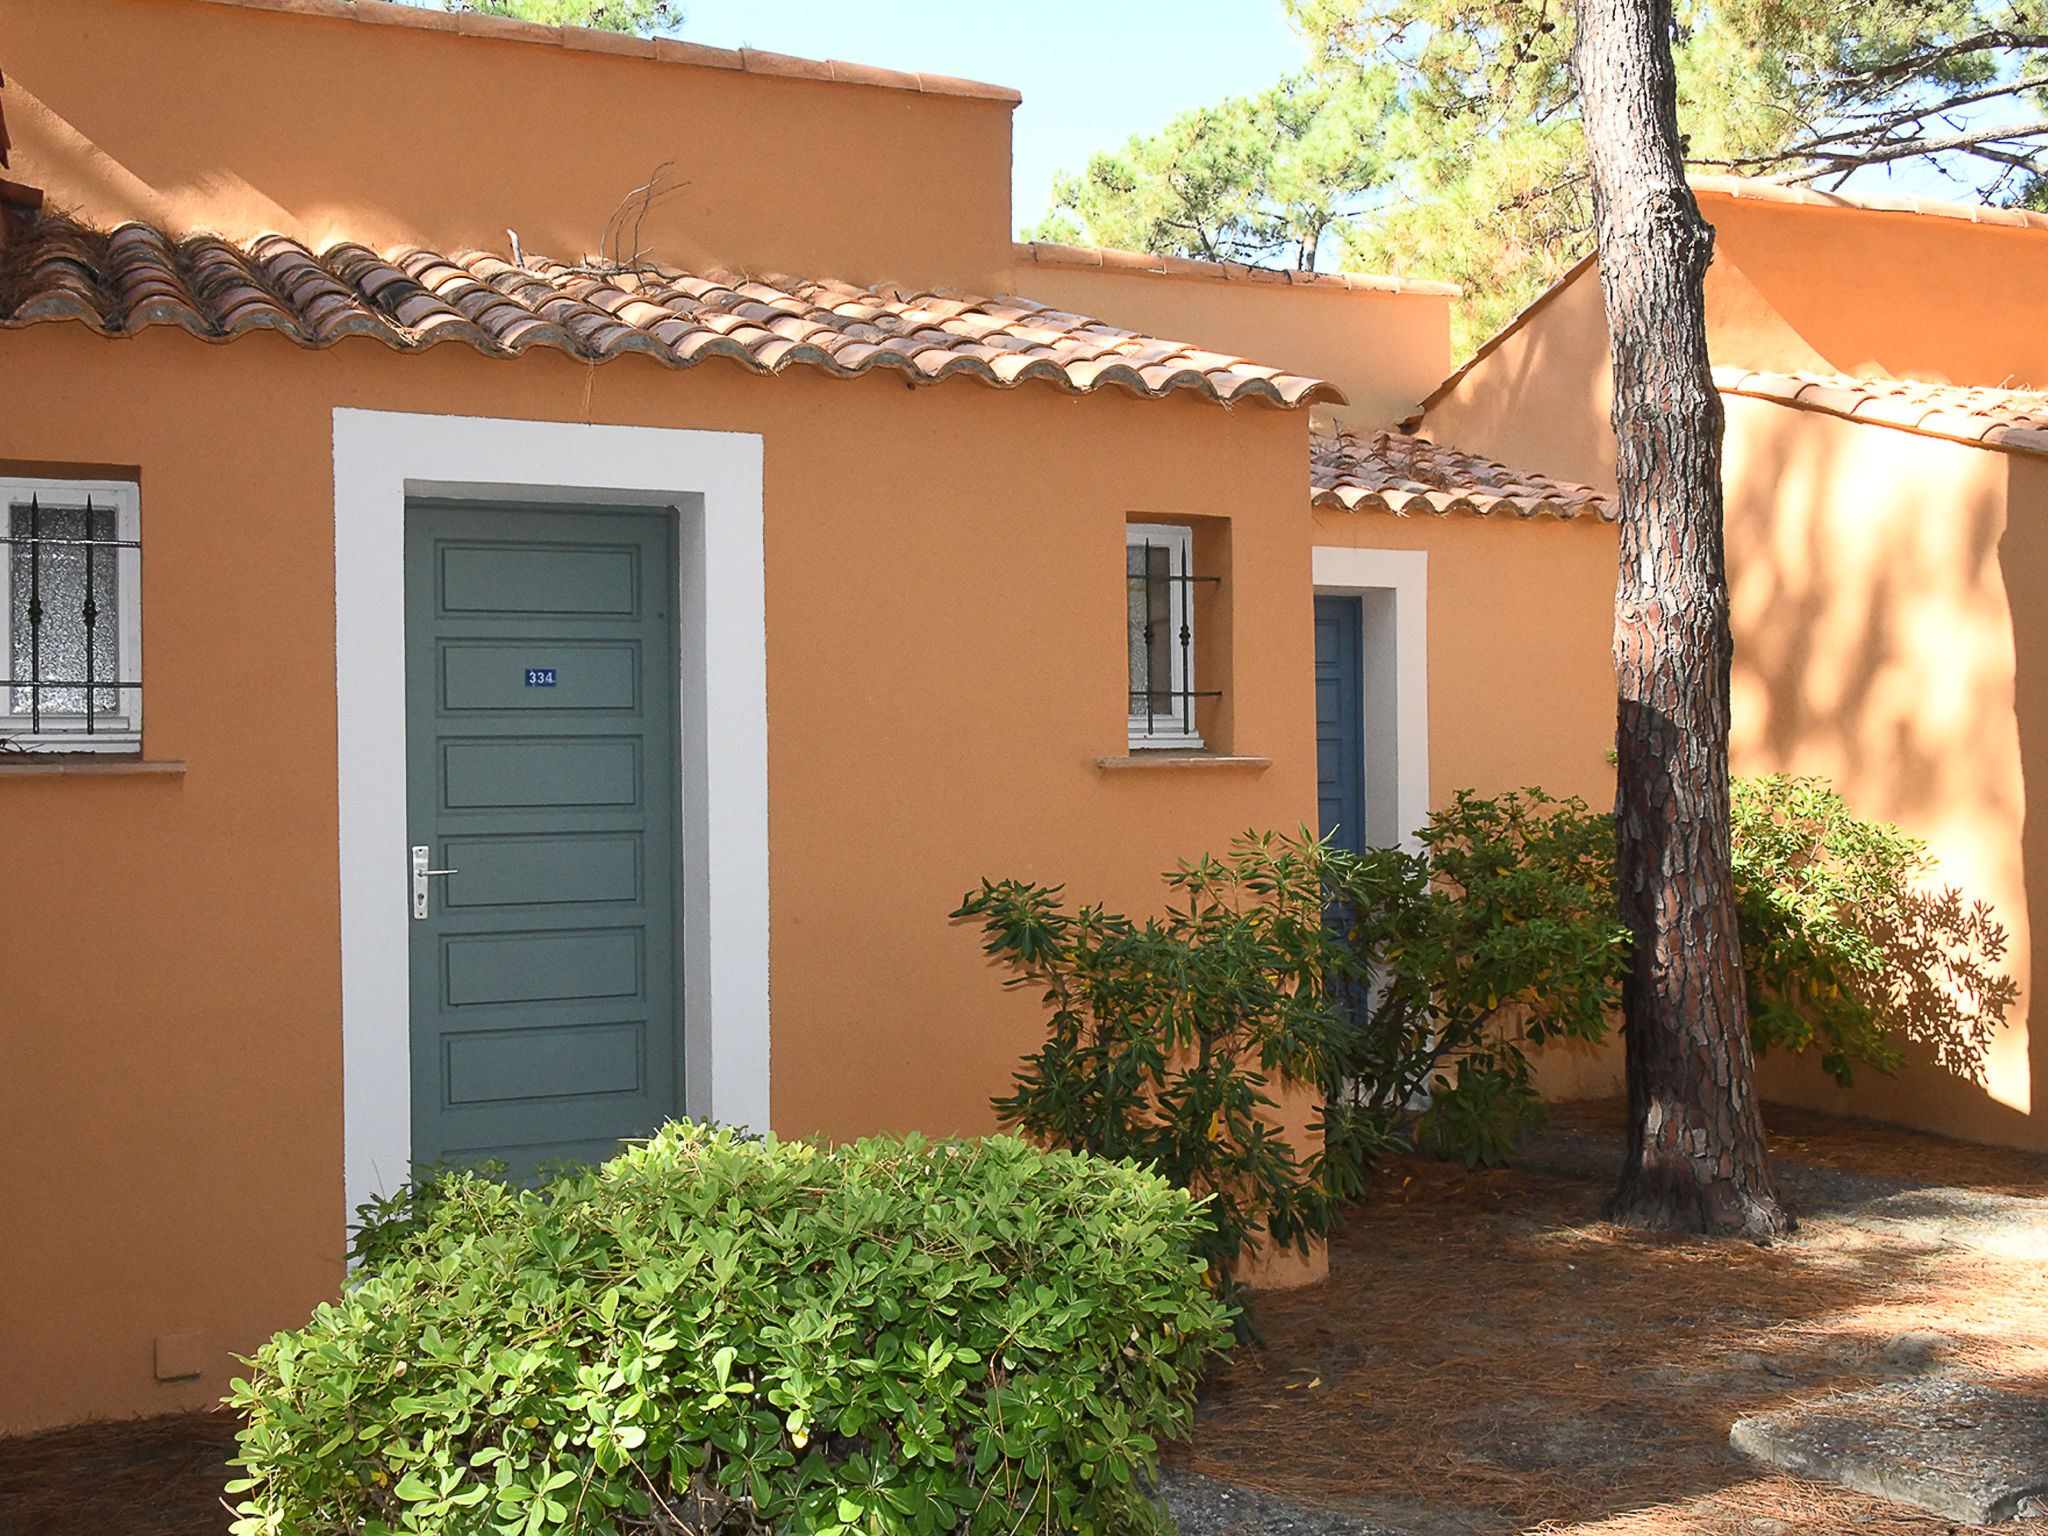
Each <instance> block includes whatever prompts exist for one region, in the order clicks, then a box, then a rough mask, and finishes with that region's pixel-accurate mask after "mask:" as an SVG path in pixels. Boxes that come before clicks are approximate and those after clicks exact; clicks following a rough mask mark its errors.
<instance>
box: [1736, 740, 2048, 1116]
mask: <svg viewBox="0 0 2048 1536" xmlns="http://www.w3.org/2000/svg"><path fill="white" fill-rule="evenodd" d="M1730 800H1731V806H1732V811H1733V825H1734V853H1735V890H1736V899H1737V901H1738V902H1739V903H1740V913H1741V915H1740V922H1741V926H1742V974H1743V980H1744V982H1745V984H1746V987H1747V991H1748V994H1749V1027H1750V1033H1751V1036H1752V1038H1753V1039H1754V1041H1755V1043H1756V1047H1757V1050H1758V1052H1759V1054H1761V1053H1762V1052H1763V1051H1765V1050H1768V1049H1770V1048H1771V1047H1773V1046H1776V1047H1781V1048H1783V1049H1786V1050H1792V1051H1804V1050H1806V1049H1808V1048H1809V1047H1812V1046H1816V1045H1817V1046H1819V1048H1820V1052H1821V1057H1820V1059H1821V1065H1822V1066H1823V1067H1825V1068H1827V1070H1828V1071H1829V1072H1831V1073H1833V1074H1834V1076H1835V1080H1836V1081H1837V1082H1839V1083H1841V1084H1842V1085H1843V1086H1844V1087H1847V1086H1849V1085H1850V1084H1852V1083H1853V1082H1854V1080H1855V1077H1854V1069H1855V1065H1856V1064H1857V1063H1862V1064H1865V1065H1868V1066H1871V1067H1874V1068H1875V1069H1877V1070H1878V1071H1880V1072H1887V1073H1889V1072H1895V1071H1897V1070H1898V1068H1899V1066H1900V1065H1901V1063H1902V1062H1903V1060H1904V1058H1903V1057H1902V1056H1901V1055H1900V1053H1899V1050H1898V1048H1897V1046H1896V1045H1895V1044H1894V1043H1893V1042H1894V1040H1895V1039H1898V1038H1904V1039H1907V1040H1912V1041H1915V1042H1917V1043H1919V1044H1921V1045H1924V1046H1926V1047H1927V1048H1928V1049H1929V1052H1930V1053H1931V1054H1932V1055H1933V1057H1934V1059H1935V1060H1936V1062H1937V1063H1938V1064H1939V1065H1940V1066H1941V1067H1943V1068H1944V1069H1946V1070H1947V1071H1950V1072H1952V1073H1954V1074H1956V1075H1957V1076H1958V1077H1967V1078H1971V1079H1975V1080H1979V1081H1981V1080H1982V1076H1983V1071H1984V1054H1985V1051H1986V1048H1987V1047H1988V1046H1989V1045H1990V1042H1991V1035H1992V1032H1993V1031H1994V1030H1995V1029H1996V1028H1997V1027H1998V1025H1999V1024H2000V1022H2002V1021H2003V1020H2004V1018H2005V1015H2006V1011H2007V1010H2008V1009H2010V1008H2011V1007H2012V1005H2013V1004H2014V1003H2016V1002H2017V1001H2018V1000H2019V986H2018V984H2017V983H2016V982H2014V981H2013V979H2012V978H2011V977H2010V976H2008V975H2006V974H2005V973H2004V972H2003V971H2002V970H2000V969H1999V962H2000V961H2002V960H2003V959H2004V957H2005V950H2006V933H2005V929H2004V928H2003V927H2001V926H2000V925H1999V923H1998V922H1997V920H1996V918H1995V916H1994V915H1993V913H1992V910H1991V908H1990V907H1989V906H1987V905H1986V904H1985V903H1984V902H1981V901H1978V902H1971V903H1969V904H1967V905H1966V904H1965V902H1964V898H1963V894H1962V892H1961V891H1960V890H1958V889H1957V888H1955V887H1954V886H1947V887H1938V888H1937V887H1932V886H1930V885H1928V884H1927V876H1928V875H1929V874H1931V873H1932V871H1933V869H1934V860H1933V859H1932V858H1931V857H1930V856H1929V854H1928V852H1927V845H1926V844H1925V843H1923V842H1920V841H1919V840H1918V839H1916V838H1911V837H1907V836H1906V835H1905V834H1904V833H1902V832H1900V831H1899V829H1898V828H1896V827H1893V826H1888V825H1886V824H1885V823H1883V822H1873V821H1860V820H1858V819H1857V818H1856V817H1855V816H1853V815H1851V814H1850V811H1849V807H1848V805H1847V803H1846V802H1845V801H1844V800H1843V799H1842V797H1841V796H1840V795H1839V794H1837V793H1836V792H1835V791H1834V789H1832V788H1831V787H1830V786H1829V785H1828V783H1827V781H1826V780H1825V779H1794V778H1786V777H1783V776H1772V777H1768V778H1757V779H1737V780H1735V781H1734V783H1733V784H1732V786H1731V795H1730Z"/></svg>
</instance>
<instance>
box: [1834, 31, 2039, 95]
mask: <svg viewBox="0 0 2048 1536" xmlns="http://www.w3.org/2000/svg"><path fill="white" fill-rule="evenodd" d="M2027 48H2048V33H2036V32H2014V31H2012V30H2011V29H2010V28H2006V27H1998V28H1994V29H1993V30H1991V31H1989V32H1978V33H1975V34H1973V35H1972V36H1969V37H1965V38H1961V39H1959V40H1958V41H1956V42H1953V43H1949V44H1946V45H1944V46H1943V47H1940V48H1931V49H1929V50H1928V51H1927V52H1925V53H1916V54H1913V55H1911V56H1910V57H1908V58H1903V59H1894V60H1893V61H1892V62H1891V63H1889V64H1879V65H1877V66H1875V67H1874V68H1871V69H1866V70H1864V71H1863V72H1862V73H1860V74H1854V75H1838V76H1836V77H1835V79H1834V81H1833V82H1832V83H1833V84H1834V85H1836V86H1837V87H1839V88H1842V89H1845V90H1851V89H1854V88H1855V87H1857V86H1866V85H1878V84H1881V83H1882V82H1884V81H1887V80H1898V79H1901V78H1905V77H1909V76H1913V75H1922V74H1925V73H1927V71H1928V70H1930V69H1932V68H1933V67H1934V66H1935V65H1937V64H1945V63H1947V62H1948V61H1949V60H1950V59H1960V58H1964V57H1967V56H1968V55H1970V54H1973V53H1991V52H2008V51H2017V50H2021V49H2027Z"/></svg>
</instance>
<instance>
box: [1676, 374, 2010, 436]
mask: <svg viewBox="0 0 2048 1536" xmlns="http://www.w3.org/2000/svg"><path fill="white" fill-rule="evenodd" d="M1714 387H1715V388H1716V389H1718V390H1720V391H1721V393H1723V394H1725V395H1743V396H1746V397H1748V398H1750V399H1754V400H1768V401H1771V402H1772V403H1773V404H1776V405H1784V406H1791V407H1794V408H1796V409H1799V410H1807V411H1819V412H1822V413H1823V414H1825V415H1829V416H1839V417H1841V418H1842V419H1843V420H1845V421H1855V422H1862V423H1865V424H1867V425H1870V426H1879V427H1890V428H1892V429H1893V430H1894V431H1899V432H1912V433H1915V434H1917V435H1918V436H1921V437H1938V438H1943V439H1946V440H1947V441H1949V442H1953V443H1962V444H1964V445H1965V446H1968V447H1972V448H1995V449H2000V450H2004V451H2007V452H2014V453H2038V454H2048V390H2038V389H2005V388H2002V387H2000V386H1997V385H1988V384H1929V383H1927V382H1925V381H1924V380H1920V379H1890V378H1875V377H1868V376H1864V377H1859V376H1857V375H1854V374H1846V373H1773V372H1766V371H1762V370H1757V369H1750V368H1737V367H1732V366H1728V365H1725V364H1724V365H1721V366H1719V367H1716V368H1715V369H1714ZM2015 400H2018V401H2024V402H2027V404H2026V406H2025V407H2024V408H2022V409H2018V410H2014V409H2012V408H2011V405H2010V402H2013V401H2015Z"/></svg>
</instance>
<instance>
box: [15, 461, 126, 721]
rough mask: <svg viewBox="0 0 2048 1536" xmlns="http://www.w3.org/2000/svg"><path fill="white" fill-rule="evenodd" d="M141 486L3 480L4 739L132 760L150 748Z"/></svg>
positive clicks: (119, 483)
mask: <svg viewBox="0 0 2048 1536" xmlns="http://www.w3.org/2000/svg"><path fill="white" fill-rule="evenodd" d="M138 503H139V497H138V494H137V491H136V487H135V486H133V485H131V484H127V483H124V482H121V481H82V480H0V506H4V508H5V509H6V517H5V519H4V521H0V553H4V559H0V611H4V612H5V613H6V615H7V622H6V625H5V627H4V630H0V742H4V743H5V745H7V746H9V747H12V748H15V749H27V750H43V751H63V752H82V751H83V752H132V751H135V750H136V749H138V748H139V747H140V746H141V743H142V624H141V620H142V564H141V562H142V543H141V537H140V534H141V514H140V508H139V504H138Z"/></svg>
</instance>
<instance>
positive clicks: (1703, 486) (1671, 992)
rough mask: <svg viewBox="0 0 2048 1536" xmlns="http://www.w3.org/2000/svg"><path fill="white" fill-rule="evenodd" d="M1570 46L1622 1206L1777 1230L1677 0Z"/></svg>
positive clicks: (1613, 1209) (1625, 1) (1608, 11)
mask: <svg viewBox="0 0 2048 1536" xmlns="http://www.w3.org/2000/svg"><path fill="white" fill-rule="evenodd" d="M1577 21H1578V37H1577V40H1576V43H1575V45H1574V52H1573V61H1572V62H1573V68H1574V70H1575V72H1576V75H1577V79H1578V87H1579V111H1580V117H1581V119H1582V121H1583V123H1584V125H1585V133H1586V144H1587V149H1588V151H1589V153H1590V158H1591V163H1592V171H1593V221H1594V235H1595V238H1596V240H1597V241H1598V245H1599V253H1600V273H1601V280H1602V283H1603V286H1604V288H1605V292H1606V301H1607V323H1608V328H1609V331H1610V333H1611V335H1612V337H1613V356H1614V418H1613V419H1614V435H1615V441H1616V445H1617V449H1618V457H1617V464H1616V475H1617V479H1618V481H1619V485H1620V490H1621V561H1620V576H1619V579H1618V581H1617V584H1616V588H1615V614H1614V666H1615V675H1616V681H1617V683H1618V685H1619V693H1620V709H1619V724H1618V730H1617V734H1616V751H1617V754H1618V766H1617V776H1616V777H1617V782H1616V786H1615V806H1614V810H1615V816H1614V825H1615V877H1616V888H1617V890H1618V892H1619V896H1620V903H1621V917H1622V921H1623V922H1624V923H1626V924H1627V925H1628V927H1629V928H1630V930H1631V931H1632V932H1633V933H1634V935H1635V952H1634V966H1633V969H1632V970H1631V972H1630V975H1629V977H1628V979H1627V981H1626V983H1625V984H1624V986H1623V989H1622V1017H1623V1024H1624V1030H1625V1034H1626V1040H1627V1048H1628V1100H1629V1134H1628V1160H1627V1162H1626V1164H1625V1165H1624V1168H1623V1172H1622V1178H1621V1184H1620V1187H1619V1188H1618V1189H1617V1190H1616V1191H1615V1194H1614V1198H1613V1200H1612V1202H1611V1204H1610V1208H1609V1209H1610V1214H1611V1215H1612V1216H1613V1217H1614V1219H1616V1220H1617V1221H1622V1222H1625V1223H1628V1224H1630V1225H1634V1226H1644V1227H1651V1228H1655V1229H1659V1230H1665V1231H1695V1232H1743V1233H1748V1234H1750V1235H1753V1236H1765V1235H1769V1234H1773V1233H1779V1232H1783V1231H1786V1230H1787V1229H1789V1227H1790V1226H1791V1219H1790V1217H1789V1216H1788V1215H1787V1213H1786V1211H1785V1209H1784V1207H1783V1205H1782V1204H1781V1203H1780V1201H1779V1199H1778V1192H1777V1185H1776V1182H1775V1181H1774V1179H1773V1178H1772V1176H1771V1168H1770V1160H1769V1156H1768V1154H1767V1152H1766V1150H1765V1146H1764V1137H1763V1121H1762V1118H1761V1116H1760V1114H1759V1112H1758V1106H1757V1100H1756V1066H1755V1059H1754V1055H1753V1053H1752V1051H1751V1047H1750V1039H1749V1019H1748V1014H1747V1008H1746V1006H1745V1001H1744V994H1743V986H1742V958H1741V948H1740V940H1739V938H1738V936H1737V933H1736V926H1735V924H1736V914H1735V891H1734V881H1733V877H1732V874H1731V871H1730V867H1729V820H1728V714H1729V708H1728V674H1729V666H1730V662H1731V659H1732V657H1733V652H1734V646H1733V640H1732V637H1731V635H1730V632H1729V627H1728V582H1727V571H1726V566H1725V560H1724V556H1723V550H1722V536H1721V429H1722V415H1721V399H1720V396H1719V395H1718V394H1717V393H1716V392H1715V389H1714V381H1713V375H1712V372H1711V370H1710V368H1709V365H1708V361H1707V332H1706V305H1705V289H1704V285H1705V281H1706V271H1707V264H1708V262H1709V261H1711V260H1712V258H1713V248H1714V234H1713V230H1712V229H1711V228H1710V227H1709V226H1708V224H1707V223H1706V221H1705V220H1704V219H1702V218H1701V217H1700V211H1699V205H1698V204H1697V203H1696V202H1695V201H1694V199H1693V195H1692V190H1691V188H1690V187H1688V186H1687V185H1686V181H1685V168H1684V162H1683V159H1682V152H1681V148H1680V142H1679V137H1678V108H1677V84H1676V75H1675V71H1674V69H1673V66H1672V59H1671V7H1670V0H1580V3H1579V5H1578V8H1577Z"/></svg>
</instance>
